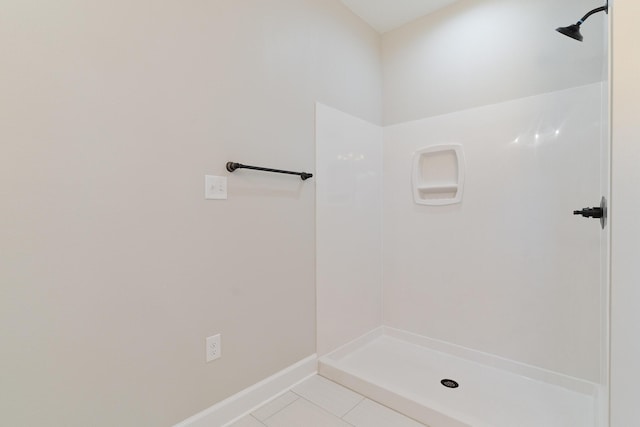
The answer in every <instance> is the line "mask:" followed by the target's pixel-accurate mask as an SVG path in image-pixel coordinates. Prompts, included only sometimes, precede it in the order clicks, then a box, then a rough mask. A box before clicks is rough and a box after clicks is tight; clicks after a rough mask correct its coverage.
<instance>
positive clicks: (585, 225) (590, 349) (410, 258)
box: [317, 83, 606, 422]
mask: <svg viewBox="0 0 640 427" xmlns="http://www.w3.org/2000/svg"><path fill="white" fill-rule="evenodd" d="M602 88H603V86H602V84H601V83H597V84H592V85H587V86H582V87H578V88H573V89H567V90H563V91H558V92H553V93H548V94H543V95H538V96H533V97H527V98H523V99H517V100H514V101H510V102H505V103H501V104H495V105H489V106H485V107H479V108H475V109H471V110H465V111H460V112H456V113H452V114H447V115H443V116H437V117H432V118H427V119H424V120H418V121H414V122H408V123H403V124H399V125H394V126H389V127H386V128H384V129H382V128H379V131H380V132H382V133H383V134H384V144H383V145H384V156H383V158H384V167H383V170H384V173H383V178H384V179H383V181H384V185H383V189H384V191H383V190H382V188H381V189H380V190H379V191H380V194H383V204H382V205H383V211H384V216H383V218H384V224H383V225H382V224H381V227H382V230H383V239H382V241H383V244H382V246H381V247H384V251H383V252H384V257H383V258H384V259H383V265H384V269H383V270H384V273H383V274H382V273H380V271H379V266H378V264H377V261H376V258H375V257H374V256H373V255H374V254H375V253H376V250H377V248H375V247H372V246H371V243H370V244H368V245H367V246H366V247H365V248H364V251H358V250H349V251H344V250H341V249H340V248H337V247H334V248H332V247H331V245H326V244H323V242H324V243H327V242H329V241H331V240H332V239H335V238H339V239H340V240H341V241H343V242H351V243H350V244H351V245H352V246H353V245H354V244H353V242H357V241H358V239H359V237H358V235H357V234H354V232H353V230H360V232H361V231H362V229H361V228H356V229H354V228H353V227H351V226H350V224H351V225H352V224H355V223H357V222H358V219H357V216H356V217H349V219H348V221H347V222H346V223H344V222H342V223H341V222H340V217H339V215H338V216H334V217H333V218H332V219H331V220H330V221H324V220H326V219H327V217H326V216H325V214H326V212H328V211H327V209H329V208H330V206H327V205H326V200H327V199H326V195H325V194H323V189H322V187H321V186H320V185H319V186H318V191H317V193H318V194H317V215H318V228H317V239H318V257H319V258H318V259H319V260H321V259H322V262H319V263H318V269H317V279H318V280H317V293H318V302H319V305H318V337H319V341H318V350H319V354H320V355H323V354H324V355H326V354H327V353H329V352H330V351H332V350H335V349H336V348H337V347H339V346H340V345H344V344H347V343H348V342H349V341H351V340H354V339H356V338H358V337H359V336H360V335H362V333H360V334H357V333H356V329H354V328H353V327H352V326H349V325H354V324H358V325H360V330H362V328H363V326H364V325H371V324H373V323H374V322H375V319H376V316H375V313H376V310H377V309H378V307H380V306H381V307H382V315H381V316H380V317H379V318H380V323H379V324H378V325H376V326H378V327H379V326H381V325H385V326H390V327H393V328H397V329H398V330H403V331H408V332H411V333H415V334H418V335H421V336H424V337H429V338H430V339H435V340H440V341H445V342H448V343H450V344H452V345H459V346H463V347H466V348H469V349H471V350H473V351H477V352H482V353H487V354H490V355H494V356H495V357H497V358H501V359H503V360H507V361H510V363H514V364H516V365H523V366H526V365H528V366H531V367H533V368H534V369H535V368H538V369H539V370H541V371H548V372H550V373H551V374H553V375H559V376H560V377H563V376H567V377H572V378H574V379H575V380H576V381H584V382H587V383H590V384H592V385H593V390H599V388H598V387H597V386H596V384H599V383H600V382H601V381H604V377H605V373H604V372H601V370H602V368H601V353H603V352H602V351H601V350H602V348H605V347H606V343H605V340H606V331H605V330H604V329H605V326H606V325H602V324H601V323H602V318H604V316H602V313H604V312H605V311H606V306H605V305H606V301H604V300H603V299H602V298H601V293H603V292H602V291H603V289H602V288H601V284H600V277H601V276H600V252H599V247H600V239H601V233H600V229H599V227H598V224H597V223H596V222H595V221H593V222H592V221H588V220H584V219H582V218H575V217H573V216H572V215H571V212H572V210H573V209H578V208H581V207H583V205H584V206H587V205H590V204H594V203H596V202H597V201H598V200H599V197H600V173H599V172H600V167H601V165H600V150H601V131H600V128H601V122H602V111H601V106H602V102H603V100H602V96H603V95H602V93H603V91H602ZM318 111H319V116H318V119H319V120H318V124H317V133H318V135H317V136H318V138H317V144H318V149H317V154H318V158H317V170H318V173H319V175H318V182H319V183H320V182H321V181H322V176H321V171H322V170H325V171H327V170H330V169H331V168H332V167H335V165H336V162H337V161H338V160H339V159H338V157H337V156H335V153H336V152H349V153H351V154H353V155H354V156H355V157H357V156H358V155H359V152H358V148H357V147H362V139H359V138H358V137H355V136H354V134H351V135H352V138H351V139H350V138H342V139H341V138H336V137H335V135H339V134H340V133H341V132H342V131H344V129H345V128H346V127H349V123H350V121H349V119H348V115H343V116H341V117H340V114H342V113H339V112H335V110H333V111H334V114H335V116H334V117H333V119H332V120H327V117H326V116H325V117H323V116H322V109H319V110H318ZM338 118H339V120H338ZM351 120H352V121H353V123H355V122H359V121H360V120H359V119H356V118H351ZM353 123H352V125H353ZM325 126H334V127H333V128H332V130H331V133H332V134H333V135H334V138H333V140H328V139H326V138H323V137H322V135H323V134H326V129H325V130H324V131H323V130H322V129H323V127H325ZM350 141H351V142H352V143H353V144H354V145H350ZM356 141H357V143H356ZM369 142H370V147H369V149H370V150H376V149H378V147H379V142H378V140H377V138H374V139H370V141H369ZM438 143H461V144H463V145H464V147H465V151H466V153H467V172H468V175H467V188H466V190H465V200H464V201H463V203H462V204H460V205H453V206H446V207H425V206H418V205H415V204H414V203H413V200H412V196H411V158H412V153H413V152H414V151H415V150H417V149H419V148H422V147H425V146H428V145H432V144H438ZM332 144H333V145H332ZM332 150H333V154H331V155H323V153H325V154H329V153H332ZM352 172H353V173H354V176H353V177H351V179H352V180H354V181H353V182H358V186H356V187H352V188H351V189H350V190H349V191H351V192H350V193H349V198H350V199H351V200H360V201H363V202H364V201H365V199H363V198H362V195H359V194H358V193H357V189H358V188H367V189H369V190H370V189H371V188H373V187H374V186H375V185H376V183H377V182H378V180H379V175H378V174H377V173H375V172H372V171H368V172H366V173H363V172H365V171H364V170H356V169H352ZM343 178H344V177H343ZM368 179H369V180H370V181H369V182H368V183H367V180H368ZM368 197H369V199H368V200H369V201H371V203H370V204H369V205H368V211H367V209H365V208H364V206H360V208H359V209H360V212H361V214H360V220H361V221H362V222H363V223H368V224H370V225H371V224H372V223H370V221H371V218H378V217H379V211H378V210H377V209H378V208H379V207H378V205H376V202H375V200H377V199H376V197H375V196H373V195H372V194H371V193H369V196H368ZM334 208H335V206H334ZM343 208H344V209H348V207H347V206H346V205H345V206H343ZM335 212H336V211H335V210H334V213H335ZM365 213H366V214H365ZM374 241H375V239H374V240H370V242H374ZM355 246H357V245H355ZM367 260H368V261H370V262H371V263H370V267H371V268H369V269H367V268H366V267H365V268H364V269H363V270H359V271H356V270H354V271H351V273H350V274H348V275H340V274H331V273H330V272H329V270H327V269H326V268H325V266H330V265H332V263H336V264H339V265H342V266H345V267H346V266H349V265H360V266H362V265H363V264H366V262H367ZM343 271H348V269H344V270H343ZM328 272H329V274H327V273H328ZM376 274H382V277H383V279H382V287H381V288H379V287H378V286H379V285H378V283H379V278H378V277H377V276H375V275H376ZM363 275H372V276H371V277H372V278H373V280H371V281H369V282H368V283H367V280H366V279H365V278H364V276H363ZM380 291H382V293H383V295H384V296H383V297H382V300H380V299H378V298H379V295H380V294H379V292H380ZM358 293H362V295H363V296H364V297H363V298H361V299H357V298H351V299H349V300H348V301H345V300H344V299H342V300H341V299H340V295H351V296H352V297H353V296H355V295H358ZM376 296H377V297H376ZM372 301H373V303H374V306H372V305H371V302H372ZM360 312H363V313H369V314H368V317H367V318H366V319H364V318H362V314H360ZM323 319H331V321H330V323H327V322H326V321H325V320H323ZM341 324H342V325H348V326H347V327H346V328H345V329H342V330H341V331H340V332H339V334H337V335H336V334H335V331H337V330H338V328H337V325H341ZM371 329H375V327H373V328H371ZM325 360H326V359H325ZM602 366H606V364H602ZM380 369H384V367H382V366H381V367H380ZM480 375H482V374H480ZM524 383H525V384H526V381H524ZM398 387H402V385H398ZM361 391H363V392H364V391H366V390H361ZM592 397H593V396H591V395H590V397H589V398H590V399H591V398H592ZM526 398H527V397H526V392H523V399H526ZM386 403H387V404H390V403H389V402H386ZM592 404H593V402H590V403H588V405H591V406H590V407H591V408H592V409H593V405H592ZM398 409H401V408H398ZM579 411H581V410H579ZM579 411H578V412H579ZM597 412H598V411H597V410H596V409H593V410H592V411H591V414H594V413H597ZM523 415H524V414H523ZM591 418H593V416H591ZM594 422H595V421H594Z"/></svg>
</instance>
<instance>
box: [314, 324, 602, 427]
mask: <svg viewBox="0 0 640 427" xmlns="http://www.w3.org/2000/svg"><path fill="white" fill-rule="evenodd" d="M318 370H319V373H320V375H322V376H324V377H326V378H328V379H330V380H333V381H335V382H337V383H339V384H342V385H344V386H345V387H348V388H351V389H352V390H354V391H356V392H358V393H360V394H362V395H364V396H367V397H369V398H370V399H372V400H375V401H377V402H379V403H381V404H383V405H385V406H388V407H390V408H392V409H395V410H397V411H399V412H402V413H403V414H405V415H407V416H409V417H411V418H414V419H415V420H417V421H420V422H422V423H424V424H426V425H428V426H430V427H516V426H517V427H542V426H544V427H595V426H596V425H597V421H596V416H597V415H598V414H597V412H598V411H597V409H596V403H597V402H596V401H597V396H598V395H599V394H600V392H601V390H600V387H599V386H598V385H597V384H593V383H590V382H587V381H583V380H580V379H576V378H572V377H568V376H564V375H560V374H557V373H553V372H550V371H546V370H542V369H539V368H535V367H531V366H528V365H522V364H519V363H516V362H512V361H509V360H506V359H501V358H498V357H496V356H492V355H488V354H485V353H479V352H476V351H473V350H469V349H465V348H463V347H459V346H455V345H452V344H448V343H444V342H441V341H436V340H431V339H429V338H425V337H422V336H419V335H415V334H411V333H407V332H404V331H399V330H397V329H392V328H387V327H382V328H379V329H377V330H375V331H373V332H371V333H369V334H367V335H365V336H364V337H362V338H359V339H357V340H356V341H354V342H352V343H350V344H347V345H346V346H344V347H342V348H340V349H338V350H336V351H334V352H333V353H330V354H328V355H327V356H324V357H321V358H320V360H319V363H318ZM443 380H453V381H454V382H456V383H458V384H459V387H457V388H450V387H451V386H455V384H454V383H450V382H446V381H444V384H446V385H449V386H450V387H447V386H445V385H443V382H441V381H443Z"/></svg>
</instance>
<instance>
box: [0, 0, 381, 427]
mask: <svg viewBox="0 0 640 427" xmlns="http://www.w3.org/2000/svg"><path fill="white" fill-rule="evenodd" d="M379 65H380V50H379V37H378V35H377V34H376V33H374V32H373V30H371V29H370V28H369V27H367V26H365V25H364V24H362V23H361V22H360V21H359V20H358V19H357V18H356V17H355V16H354V15H352V14H351V13H350V12H349V11H348V10H347V9H346V8H345V7H344V6H342V5H341V3H340V2H339V1H338V0H335V1H333V0H329V1H327V0H269V1H265V0H243V1H236V0H214V1H209V2H202V1H193V2H158V1H147V0H136V1H130V0H127V1H124V0H115V1H110V2H82V1H73V0H60V1H56V2H42V1H35V0H20V1H10V2H4V4H3V6H2V17H1V18H0V70H2V71H1V74H2V78H0V93H1V94H2V98H1V99H2V101H1V102H0V123H1V126H0V141H1V142H0V200H1V202H0V203H1V204H2V208H1V209H0V343H1V344H0V361H1V363H2V367H1V368H0V384H1V386H0V424H1V425H7V426H9V425H10V426H12V427H20V426H28V427H31V426H36V425H46V426H65V427H70V426H92V427H99V426H109V427H111V426H136V427H141V426H153V427H156V426H168V425H171V424H173V423H176V422H178V421H180V420H182V419H184V418H186V417H188V416H190V415H193V414H194V413H196V412H198V411H200V410H202V409H204V408H206V407H208V406H210V405H212V404H213V403H215V402H217V401H220V400H222V399H224V398H226V397H228V396H230V395H231V394H233V393H235V392H237V391H239V390H242V389H244V388H245V387H247V386H249V385H251V384H254V383H256V382H257V381H259V380H261V379H263V378H265V377H267V376H269V375H271V374H273V373H275V372H277V371H278V370H280V369H282V368H284V367H286V366H288V365H291V364H292V363H294V362H296V361H298V360H300V359H302V358H304V357H306V356H308V355H310V354H312V353H314V351H315V312H314V310H315V300H314V298H315V294H314V257H315V253H314V191H315V190H314V186H315V183H314V181H313V180H312V181H308V182H306V183H302V182H301V181H300V180H298V179H295V178H292V177H285V176H275V175H267V174H260V173H251V172H248V171H239V172H236V173H235V174H233V175H229V200H228V201H205V200H204V199H203V176H204V175H205V174H217V175H227V172H226V171H225V169H224V165H225V162H227V161H228V160H233V161H238V162H244V163H248V164H259V165H265V166H272V167H283V168H292V169H299V170H309V171H313V168H314V103H315V101H316V100H317V101H320V102H323V103H326V104H328V105H332V106H335V107H337V108H340V109H341V110H343V111H346V112H349V113H350V114H354V115H356V116H359V117H362V118H364V119H367V120H369V121H373V122H376V123H380V121H381V90H380V88H381V74H380V70H379ZM215 333H222V335H223V357H222V359H220V360H219V361H217V362H214V363H212V364H205V363H204V339H205V337H206V336H208V335H212V334H215Z"/></svg>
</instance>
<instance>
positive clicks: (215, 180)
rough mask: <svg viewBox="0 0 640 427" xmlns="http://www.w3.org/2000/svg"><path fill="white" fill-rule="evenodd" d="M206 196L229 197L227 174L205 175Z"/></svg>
mask: <svg viewBox="0 0 640 427" xmlns="http://www.w3.org/2000/svg"><path fill="white" fill-rule="evenodd" d="M204 198H205V199H207V200H226V199H227V177H226V176H213V175H205V176H204Z"/></svg>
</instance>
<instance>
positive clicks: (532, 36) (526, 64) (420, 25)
mask: <svg viewBox="0 0 640 427" xmlns="http://www.w3.org/2000/svg"><path fill="white" fill-rule="evenodd" d="M586 3H589V2H586ZM586 3H585V2H584V1H583V0H565V1H561V2H559V1H556V0H536V1H530V0H461V1H459V2H457V3H455V4H453V5H451V6H449V7H446V8H444V9H441V10H439V11H437V12H435V13H433V14H431V15H428V16H426V17H424V18H421V19H418V20H416V21H414V22H413V23H410V24H408V25H405V26H403V27H401V28H399V29H397V30H394V31H391V32H388V33H385V34H384V35H383V38H382V47H383V75H384V90H383V94H384V123H385V124H394V123H400V122H405V121H409V120H417V119H422V118H425V117H431V116H435V115H439V114H445V113H451V112H454V111H460V110H464V109H468V108H473V107H479V106H483V105H488V104H493V103H498V102H503V101H508V100H512V99H518V98H522V97H525V96H532V95H538V94H541V93H546V92H553V91H557V90H562V89H566V88H570V87H577V86H582V85H586V84H590V83H595V82H599V81H602V70H603V68H604V67H603V64H606V58H605V57H604V56H603V55H602V52H603V50H604V45H605V38H604V37H603V34H604V29H603V27H604V22H605V21H606V19H605V18H604V16H603V15H602V14H600V15H596V16H593V17H591V18H589V20H588V21H587V22H588V24H585V25H584V26H583V30H582V33H583V35H584V37H585V42H584V43H580V42H577V41H575V40H572V39H570V38H568V37H565V36H562V35H560V34H558V33H557V32H555V31H554V29H555V28H556V27H560V26H566V25H569V24H572V23H575V22H576V21H577V20H578V19H579V18H580V17H582V15H583V14H584V13H586V12H587V10H588V9H589V8H590V7H597V6H598V4H597V2H596V4H591V3H589V4H586Z"/></svg>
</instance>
